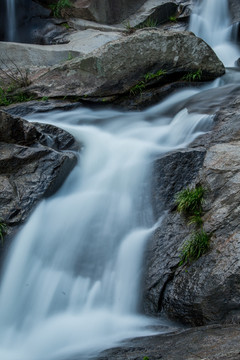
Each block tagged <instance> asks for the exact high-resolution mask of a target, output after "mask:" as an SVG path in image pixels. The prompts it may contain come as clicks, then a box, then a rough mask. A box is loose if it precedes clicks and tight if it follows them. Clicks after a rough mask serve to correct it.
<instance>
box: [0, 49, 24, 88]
mask: <svg viewBox="0 0 240 360" xmlns="http://www.w3.org/2000/svg"><path fill="white" fill-rule="evenodd" d="M0 65H1V68H0V79H1V80H2V81H3V82H4V83H6V80H8V82H10V83H11V85H10V87H11V89H12V90H14V89H16V88H19V87H26V86H28V85H30V80H29V72H28V70H26V69H21V68H20V67H19V66H18V65H17V63H16V62H15V61H14V60H13V59H12V58H10V57H9V56H8V55H7V54H5V58H4V59H2V58H0Z"/></svg>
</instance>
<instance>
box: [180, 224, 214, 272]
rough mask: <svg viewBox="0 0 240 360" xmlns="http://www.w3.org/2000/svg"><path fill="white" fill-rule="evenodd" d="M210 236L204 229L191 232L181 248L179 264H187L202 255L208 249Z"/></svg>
mask: <svg viewBox="0 0 240 360" xmlns="http://www.w3.org/2000/svg"><path fill="white" fill-rule="evenodd" d="M210 238H211V236H210V235H208V234H207V233H206V232H205V230H204V229H201V230H199V231H196V232H194V233H192V235H191V236H190V238H189V239H188V240H187V241H185V242H184V244H183V246H182V248H181V253H180V262H179V266H181V265H184V264H189V263H191V262H193V261H194V260H197V259H199V258H200V257H201V256H202V255H204V254H205V253H206V252H207V251H208V250H209V246H210Z"/></svg>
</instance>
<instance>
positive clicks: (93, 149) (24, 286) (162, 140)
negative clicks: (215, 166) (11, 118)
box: [0, 45, 239, 360]
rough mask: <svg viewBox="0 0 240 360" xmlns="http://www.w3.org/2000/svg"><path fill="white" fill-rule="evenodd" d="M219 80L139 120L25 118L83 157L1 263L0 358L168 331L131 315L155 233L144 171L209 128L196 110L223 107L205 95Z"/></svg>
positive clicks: (35, 358) (69, 350) (28, 359)
mask: <svg viewBox="0 0 240 360" xmlns="http://www.w3.org/2000/svg"><path fill="white" fill-rule="evenodd" d="M224 46H225V45H224ZM238 75H239V73H238ZM224 79H225V80H224ZM224 79H223V80H221V81H218V80H217V81H215V82H213V83H212V84H211V85H209V86H208V87H204V88H201V89H188V90H183V91H180V92H178V93H176V94H174V95H172V96H170V97H168V98H167V99H166V100H165V101H163V102H162V103H160V104H157V105H155V106H153V107H151V108H149V109H147V110H145V111H142V112H120V111H114V110H90V109H86V108H79V109H77V110H74V111H68V112H57V111H56V112H52V113H48V114H36V115H32V116H29V117H28V119H29V120H31V121H40V122H47V123H52V124H55V125H57V126H59V127H62V128H64V129H66V130H67V131H69V132H70V133H72V134H73V135H74V136H75V138H76V139H77V140H78V141H79V142H80V143H81V144H82V149H81V151H80V152H79V154H78V156H79V162H78V165H77V166H76V167H75V168H74V170H73V171H72V172H71V174H70V176H69V177H68V179H67V180H66V182H65V183H64V185H63V186H62V188H61V189H60V190H59V191H58V192H57V193H56V194H55V195H54V196H52V197H51V198H49V199H46V200H44V201H42V202H41V204H40V205H39V206H38V207H37V209H36V210H35V211H34V213H33V214H32V216H31V218H30V219H29V221H28V222H27V224H26V225H25V226H24V228H23V229H22V231H21V232H20V234H19V235H18V236H17V238H16V239H15V242H14V244H13V246H12V248H11V251H10V253H9V255H8V258H7V259H6V263H5V266H4V272H3V275H2V280H1V284H0V334H1V336H0V359H3V360H71V359H73V358H74V359H77V360H86V359H87V358H88V356H90V355H91V354H94V353H96V352H98V351H100V350H101V349H105V348H107V347H111V346H113V345H114V344H116V342H117V341H119V340H122V339H125V338H128V337H135V336H140V335H146V334H151V333H153V330H151V329H152V325H155V326H156V324H157V325H158V326H159V327H160V325H162V326H163V331H168V324H167V323H165V322H164V321H161V320H159V319H158V320H155V321H153V320H152V319H150V318H147V317H144V316H142V315H141V314H139V305H140V304H139V302H140V301H139V299H140V297H141V275H142V269H143V267H144V249H145V247H146V243H147V241H148V239H149V237H150V236H151V234H152V232H153V231H154V229H155V228H156V226H159V224H160V219H159V220H158V221H157V223H155V219H154V218H153V214H152V209H151V174H152V165H153V162H154V159H155V158H157V157H159V156H160V155H161V154H163V153H165V152H168V151H171V150H173V149H177V148H179V147H185V146H186V145H187V144H188V143H190V142H191V141H192V140H193V139H194V138H196V137H197V136H198V135H200V134H202V133H203V132H206V131H208V130H209V129H210V127H211V124H212V117H211V116H208V115H205V114H201V109H202V108H203V104H204V102H205V103H206V104H208V106H209V109H210V108H211V102H212V103H213V106H214V107H217V106H219V104H220V102H221V101H224V100H223V99H222V98H219V93H218V94H217V98H216V99H215V97H214V96H215V95H214V94H215V92H214V90H212V91H213V92H212V95H211V93H209V91H210V89H213V88H216V87H217V86H219V85H225V84H226V83H229V82H232V78H231V73H228V74H227V75H226V77H225V78H224ZM234 79H235V81H236V75H234ZM207 89H208V91H207V92H206V95H205V97H204V94H205V90H207ZM224 89H225V87H224V88H223V90H224ZM227 89H228V87H226V90H227ZM215 90H216V89H215ZM223 92H224V91H223ZM200 95H201V105H200V110H199V107H198V106H197V105H196V101H197V97H198V96H200ZM184 104H190V105H189V107H190V108H191V107H192V109H193V108H194V109H195V110H194V111H191V112H190V111H188V110H187V108H186V106H187V105H186V106H185V105H184ZM193 104H194V107H193ZM164 326H165V327H166V328H165V329H164ZM143 356H144V354H143Z"/></svg>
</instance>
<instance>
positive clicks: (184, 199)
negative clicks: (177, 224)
mask: <svg viewBox="0 0 240 360" xmlns="http://www.w3.org/2000/svg"><path fill="white" fill-rule="evenodd" d="M204 194H205V190H204V189H203V187H202V186H197V187H196V188H186V189H184V190H182V191H180V192H179V193H178V194H177V196H176V203H177V210H178V212H180V213H184V214H185V215H187V216H191V217H194V216H195V217H201V214H202V205H203V196H204ZM190 221H191V220H190ZM195 222H197V221H195Z"/></svg>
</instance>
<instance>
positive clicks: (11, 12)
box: [5, 0, 17, 41]
mask: <svg viewBox="0 0 240 360" xmlns="http://www.w3.org/2000/svg"><path fill="white" fill-rule="evenodd" d="M5 2H6V9H7V26H6V41H15V39H16V30H17V26H16V24H17V21H16V0H5Z"/></svg>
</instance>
